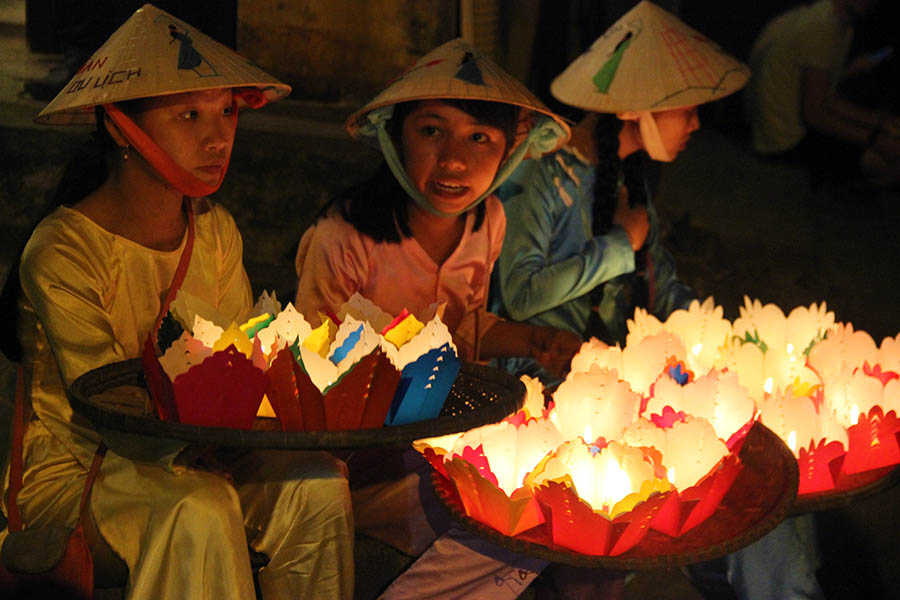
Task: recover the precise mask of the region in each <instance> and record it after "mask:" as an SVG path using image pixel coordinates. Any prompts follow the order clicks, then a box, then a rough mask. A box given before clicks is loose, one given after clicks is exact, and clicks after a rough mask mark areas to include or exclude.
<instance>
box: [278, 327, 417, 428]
mask: <svg viewBox="0 0 900 600" xmlns="http://www.w3.org/2000/svg"><path fill="white" fill-rule="evenodd" d="M328 323H330V320H328V319H326V321H325V323H323V325H322V326H320V327H319V328H317V329H314V330H312V331H311V332H310V336H313V335H315V334H316V332H317V331H319V332H325V331H327V330H326V329H323V327H325V326H326V325H327V324H328ZM308 339H309V338H307V340H308ZM322 339H325V338H322ZM322 339H316V340H315V341H314V343H313V344H307V340H299V339H298V341H299V344H296V345H295V346H293V347H292V349H291V351H290V353H288V352H287V351H286V349H283V350H282V351H280V361H279V362H280V365H276V364H275V361H273V363H272V366H271V367H270V369H269V376H270V381H271V382H272V383H271V385H270V389H271V390H272V393H273V395H275V396H276V397H277V398H278V399H277V400H275V401H273V402H272V405H273V408H274V409H275V413H276V414H277V415H278V417H279V419H280V420H281V422H282V427H283V428H284V426H285V422H290V423H293V424H295V425H296V424H301V423H302V428H303V430H307V431H310V430H313V431H315V430H328V431H340V430H347V429H371V428H375V427H380V426H381V425H382V424H383V422H384V418H385V416H386V415H387V412H388V409H389V407H390V403H391V401H392V399H393V396H394V393H395V391H396V389H397V384H398V383H399V380H400V373H399V371H397V369H396V368H395V367H394V366H393V365H391V363H390V360H389V359H388V358H387V356H386V355H385V354H384V352H383V351H382V349H381V339H380V336H379V335H378V334H377V333H376V332H374V331H373V330H372V328H371V327H370V326H369V325H368V324H367V323H364V322H360V321H357V320H355V319H353V318H352V317H349V318H348V319H347V320H346V321H344V322H343V323H341V324H340V326H338V327H337V328H336V330H335V335H334V338H333V339H332V340H331V342H330V344H329V345H328V351H327V353H326V356H324V357H323V356H322V355H321V347H322V346H323V342H322ZM291 355H293V357H294V358H295V359H296V361H295V363H290V364H291V368H290V369H288V368H287V363H289V361H288V358H289V356H291ZM294 386H295V387H294ZM295 390H296V391H295Z"/></svg>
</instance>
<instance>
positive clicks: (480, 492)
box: [444, 457, 544, 535]
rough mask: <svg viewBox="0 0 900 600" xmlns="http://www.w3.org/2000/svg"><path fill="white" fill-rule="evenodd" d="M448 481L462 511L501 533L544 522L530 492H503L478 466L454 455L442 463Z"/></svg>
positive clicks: (541, 513) (518, 530)
mask: <svg viewBox="0 0 900 600" xmlns="http://www.w3.org/2000/svg"><path fill="white" fill-rule="evenodd" d="M444 468H445V470H446V471H447V474H448V475H449V476H450V480H451V481H452V482H453V483H454V485H455V486H456V490H457V492H458V493H459V496H460V498H461V499H462V502H463V506H464V507H465V509H466V514H468V515H469V516H470V517H472V518H473V519H475V520H476V521H480V522H481V523H484V524H485V525H487V526H489V527H493V528H494V529H496V530H497V531H499V532H500V533H502V534H504V535H516V534H519V533H521V532H523V531H526V530H528V529H531V528H532V527H536V526H537V525H540V524H541V523H543V522H544V514H543V512H542V511H541V508H540V506H539V505H538V503H537V500H535V498H534V495H533V494H532V493H531V491H530V490H528V489H526V488H519V489H517V490H516V491H514V492H513V493H512V495H511V496H507V495H506V492H504V491H503V490H501V489H500V488H498V487H497V486H496V485H494V484H493V483H491V482H490V481H488V480H487V479H485V478H484V477H482V476H481V475H480V474H479V472H478V469H477V468H476V467H474V466H473V465H471V464H469V463H468V462H466V461H465V460H463V459H461V458H459V457H454V458H453V459H452V460H450V461H447V462H445V463H444Z"/></svg>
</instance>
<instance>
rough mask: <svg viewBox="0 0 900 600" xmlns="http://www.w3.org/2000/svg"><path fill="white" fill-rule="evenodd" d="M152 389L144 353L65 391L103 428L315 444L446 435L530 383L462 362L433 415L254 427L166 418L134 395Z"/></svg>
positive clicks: (520, 398) (514, 405) (265, 422)
mask: <svg viewBox="0 0 900 600" xmlns="http://www.w3.org/2000/svg"><path fill="white" fill-rule="evenodd" d="M145 390H146V383H145V381H144V372H143V370H142V367H141V361H140V360H139V359H133V360H127V361H123V362H118V363H112V364H109V365H106V366H103V367H100V368H98V369H94V370H92V371H89V372H87V373H85V374H84V375H82V376H80V377H79V378H78V379H76V380H75V382H74V383H73V384H72V385H71V386H70V387H69V389H68V391H67V395H68V397H69V402H70V403H71V405H72V408H73V410H74V411H75V412H76V413H78V414H80V415H82V416H84V417H87V418H88V419H89V420H90V421H91V422H92V423H93V424H94V426H95V427H96V428H97V429H98V430H101V431H102V430H112V431H115V432H122V433H130V434H140V435H146V436H152V437H158V438H165V439H170V440H179V441H185V442H194V443H204V444H218V445H222V446H232V447H241V448H278V449H290V450H316V449H331V448H364V447H370V446H385V445H405V444H409V443H410V442H412V441H413V440H417V439H419V438H425V437H432V436H439V435H446V434H450V433H456V432H458V431H465V430H468V429H471V428H473V427H479V426H481V425H486V424H488V423H495V422H497V421H500V420H501V419H503V418H504V417H506V416H507V415H509V414H511V413H513V412H515V411H516V410H518V409H519V408H521V406H522V403H523V402H524V400H525V387H524V385H522V383H521V382H520V381H519V380H518V379H516V378H515V377H513V376H512V375H510V374H509V373H507V372H505V371H500V370H498V369H493V368H491V367H486V366H482V365H476V364H472V363H463V364H462V367H461V368H460V372H459V375H458V376H457V378H456V380H455V381H454V382H453V387H452V388H451V390H450V393H449V395H448V396H447V401H446V402H445V403H444V408H443V410H442V411H441V414H440V415H439V416H438V417H437V418H435V419H429V420H427V421H419V422H417V423H409V424H406V425H398V426H393V427H381V428H378V429H357V430H349V431H298V432H283V431H281V430H280V429H278V422H277V421H276V420H275V419H257V420H256V423H255V424H254V428H253V429H250V430H238V429H226V428H221V427H200V426H196V425H185V424H183V423H175V422H171V421H161V420H159V419H158V418H156V417H155V416H148V415H146V414H143V413H144V410H143V404H142V403H141V402H137V401H135V400H134V398H135V396H136V393H135V392H136V391H140V392H143V391H145Z"/></svg>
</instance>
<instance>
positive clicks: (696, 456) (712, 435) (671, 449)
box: [622, 416, 729, 490]
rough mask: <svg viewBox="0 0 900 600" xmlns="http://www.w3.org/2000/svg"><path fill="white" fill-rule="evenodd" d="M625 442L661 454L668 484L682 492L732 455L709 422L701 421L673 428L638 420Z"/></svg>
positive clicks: (692, 419)
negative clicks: (652, 449)
mask: <svg viewBox="0 0 900 600" xmlns="http://www.w3.org/2000/svg"><path fill="white" fill-rule="evenodd" d="M622 439H623V440H624V441H625V443H626V444H629V445H631V446H636V447H652V448H655V449H656V450H657V451H659V453H660V454H661V455H662V465H663V466H664V467H665V469H666V472H667V476H668V478H669V481H670V482H672V484H673V485H674V486H675V487H676V488H678V489H680V490H684V489H687V488H689V487H691V486H692V485H694V484H696V483H697V482H698V481H700V479H702V478H703V477H704V476H705V475H706V474H707V473H709V472H710V470H711V469H712V468H713V467H714V466H715V465H716V464H717V463H719V461H721V460H722V458H724V457H725V456H727V455H728V454H729V450H728V447H727V446H726V445H725V443H724V442H722V440H720V439H719V438H718V436H717V435H716V431H715V429H713V427H712V425H711V424H710V423H709V421H707V420H706V419H703V418H701V417H691V416H685V417H684V418H683V419H680V420H677V421H676V422H674V423H673V424H672V425H671V426H670V427H660V426H658V425H656V424H654V423H652V422H651V421H648V420H647V419H639V420H638V421H637V422H635V423H634V424H633V425H631V427H629V428H628V430H627V431H625V433H624V435H623V436H622Z"/></svg>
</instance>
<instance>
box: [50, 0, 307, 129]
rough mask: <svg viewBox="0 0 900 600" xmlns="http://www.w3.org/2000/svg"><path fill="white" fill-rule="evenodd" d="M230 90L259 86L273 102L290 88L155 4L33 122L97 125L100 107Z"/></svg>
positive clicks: (119, 32)
mask: <svg viewBox="0 0 900 600" xmlns="http://www.w3.org/2000/svg"><path fill="white" fill-rule="evenodd" d="M226 87H256V88H258V89H259V90H260V91H261V92H262V93H263V94H264V95H265V96H266V98H267V99H268V100H269V101H273V100H278V99H280V98H284V97H285V96H287V95H288V94H289V93H290V91H291V88H290V86H288V85H286V84H284V83H281V82H280V81H278V80H277V79H275V78H274V77H272V76H271V75H269V74H267V73H265V72H264V71H262V70H261V69H260V68H259V67H257V66H255V65H253V64H252V63H251V62H250V61H248V60H247V59H245V58H243V57H241V56H240V55H238V54H236V53H235V52H233V51H232V50H230V49H229V48H226V47H225V46H223V45H222V44H220V43H219V42H217V41H215V40H213V39H212V38H210V37H208V36H207V35H205V34H203V33H201V32H200V31H198V30H197V29H195V28H194V27H192V26H190V25H188V24H187V23H185V22H184V21H181V20H179V19H176V18H175V17H173V16H172V15H170V14H169V13H167V12H165V11H162V10H159V9H158V8H156V7H155V6H153V5H151V4H145V5H144V6H143V7H142V8H140V9H138V10H137V11H136V12H135V13H134V14H133V15H132V16H131V17H130V18H129V19H128V20H127V21H126V22H125V23H124V24H123V25H122V26H121V27H119V28H118V29H117V30H116V31H115V33H113V34H112V35H111V36H110V38H109V39H108V40H107V41H106V43H105V44H103V46H101V47H100V49H99V50H97V51H96V52H94V54H93V55H92V56H91V58H90V59H88V61H87V62H86V63H85V64H84V65H83V66H82V67H81V69H79V71H78V73H76V74H75V76H74V77H73V78H72V80H71V81H70V82H69V83H68V85H66V87H64V88H63V90H62V91H61V92H60V93H59V94H58V95H57V96H56V98H54V99H53V101H52V102H50V104H48V105H47V106H46V107H44V110H42V111H41V112H40V114H39V115H38V116H37V117H36V118H35V121H37V122H38V123H51V124H57V125H69V124H88V123H91V124H92V123H94V122H95V120H94V111H93V109H94V107H95V106H97V105H99V104H107V103H111V102H119V101H122V100H132V99H134V98H148V97H152V96H163V95H166V94H177V93H179V92H193V91H198V90H205V89H216V88H226Z"/></svg>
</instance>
